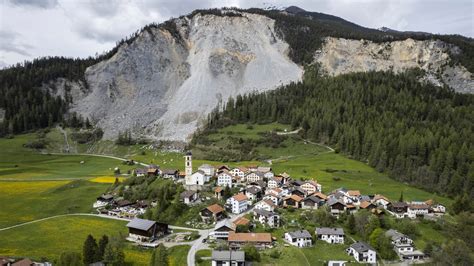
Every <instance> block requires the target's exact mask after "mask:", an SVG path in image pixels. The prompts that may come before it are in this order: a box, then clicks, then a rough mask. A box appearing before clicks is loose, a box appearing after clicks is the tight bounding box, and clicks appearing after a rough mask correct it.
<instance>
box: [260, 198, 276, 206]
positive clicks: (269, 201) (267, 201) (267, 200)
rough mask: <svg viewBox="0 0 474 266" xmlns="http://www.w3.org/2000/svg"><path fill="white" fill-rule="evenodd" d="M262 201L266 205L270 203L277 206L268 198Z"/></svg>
mask: <svg viewBox="0 0 474 266" xmlns="http://www.w3.org/2000/svg"><path fill="white" fill-rule="evenodd" d="M263 202H265V203H266V204H268V205H270V206H272V207H277V206H276V205H275V203H273V201H271V200H269V199H266V200H263Z"/></svg>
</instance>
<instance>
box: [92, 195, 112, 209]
mask: <svg viewBox="0 0 474 266" xmlns="http://www.w3.org/2000/svg"><path fill="white" fill-rule="evenodd" d="M113 201H114V196H112V195H110V194H102V195H101V196H99V197H98V198H97V200H96V202H95V203H94V204H93V205H92V207H94V208H102V207H105V206H107V205H109V204H111V203H112V202H113Z"/></svg>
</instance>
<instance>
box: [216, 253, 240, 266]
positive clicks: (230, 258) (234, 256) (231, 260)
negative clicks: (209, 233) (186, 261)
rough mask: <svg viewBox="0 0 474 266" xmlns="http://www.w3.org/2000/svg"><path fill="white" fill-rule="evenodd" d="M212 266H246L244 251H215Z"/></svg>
mask: <svg viewBox="0 0 474 266" xmlns="http://www.w3.org/2000/svg"><path fill="white" fill-rule="evenodd" d="M211 260H212V264H211V265H212V266H245V265H246V264H245V252H244V251H229V250H222V251H219V250H213V251H212V255H211Z"/></svg>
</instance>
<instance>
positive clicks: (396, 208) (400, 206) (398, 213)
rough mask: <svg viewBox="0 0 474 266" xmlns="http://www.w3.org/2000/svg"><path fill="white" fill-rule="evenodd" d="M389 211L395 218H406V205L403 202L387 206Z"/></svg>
mask: <svg viewBox="0 0 474 266" xmlns="http://www.w3.org/2000/svg"><path fill="white" fill-rule="evenodd" d="M389 210H390V211H391V212H392V214H393V215H395V217H397V218H404V217H407V210H408V204H406V203H405V202H392V204H391V205H390V206H389Z"/></svg>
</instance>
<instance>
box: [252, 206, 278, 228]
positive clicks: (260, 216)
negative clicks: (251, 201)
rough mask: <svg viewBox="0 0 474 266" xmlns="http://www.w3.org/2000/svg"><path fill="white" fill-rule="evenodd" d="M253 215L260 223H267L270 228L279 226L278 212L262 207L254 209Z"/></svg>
mask: <svg viewBox="0 0 474 266" xmlns="http://www.w3.org/2000/svg"><path fill="white" fill-rule="evenodd" d="M253 215H254V218H255V219H256V220H257V221H259V222H260V224H263V225H268V226H270V227H272V228H275V227H279V226H280V215H279V214H278V213H275V212H272V211H267V210H263V209H254V210H253Z"/></svg>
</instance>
